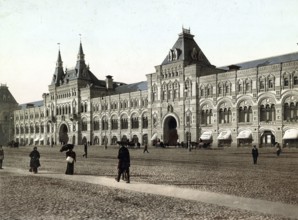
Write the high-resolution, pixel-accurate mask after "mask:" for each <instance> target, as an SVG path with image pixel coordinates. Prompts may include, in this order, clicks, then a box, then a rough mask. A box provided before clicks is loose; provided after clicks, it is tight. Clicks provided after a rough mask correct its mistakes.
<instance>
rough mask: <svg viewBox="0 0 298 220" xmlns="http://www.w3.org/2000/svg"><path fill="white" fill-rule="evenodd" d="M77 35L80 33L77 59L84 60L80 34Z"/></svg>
mask: <svg viewBox="0 0 298 220" xmlns="http://www.w3.org/2000/svg"><path fill="white" fill-rule="evenodd" d="M79 35H80V48H79V53H78V61H85V54H84V52H83V46H82V39H81V34H79Z"/></svg>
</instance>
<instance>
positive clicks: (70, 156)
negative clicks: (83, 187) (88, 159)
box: [65, 148, 76, 175]
mask: <svg viewBox="0 0 298 220" xmlns="http://www.w3.org/2000/svg"><path fill="white" fill-rule="evenodd" d="M66 161H67V166H66V171H65V174H66V175H73V173H74V163H75V162H76V153H75V152H74V151H73V150H72V148H69V150H68V151H66Z"/></svg>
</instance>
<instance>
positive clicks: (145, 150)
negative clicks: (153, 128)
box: [143, 144, 149, 153]
mask: <svg viewBox="0 0 298 220" xmlns="http://www.w3.org/2000/svg"><path fill="white" fill-rule="evenodd" d="M145 152H147V153H149V151H148V145H147V144H145V146H144V152H143V153H145Z"/></svg>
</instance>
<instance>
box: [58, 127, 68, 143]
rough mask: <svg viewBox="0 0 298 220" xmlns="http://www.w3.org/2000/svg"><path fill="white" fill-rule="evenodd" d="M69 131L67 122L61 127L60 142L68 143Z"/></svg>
mask: <svg viewBox="0 0 298 220" xmlns="http://www.w3.org/2000/svg"><path fill="white" fill-rule="evenodd" d="M67 132H68V129H67V126H66V125H65V124H62V125H61V126H60V129H59V142H60V143H62V144H63V143H64V144H66V143H68V135H67Z"/></svg>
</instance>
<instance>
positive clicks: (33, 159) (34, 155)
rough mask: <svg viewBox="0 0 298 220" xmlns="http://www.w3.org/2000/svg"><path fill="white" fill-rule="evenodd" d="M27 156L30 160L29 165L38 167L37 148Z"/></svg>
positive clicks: (38, 155) (38, 156)
mask: <svg viewBox="0 0 298 220" xmlns="http://www.w3.org/2000/svg"><path fill="white" fill-rule="evenodd" d="M29 157H30V158H31V160H30V167H36V168H37V167H40V162H39V158H40V154H39V152H38V151H37V150H33V151H32V152H31V153H30V154H29Z"/></svg>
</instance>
